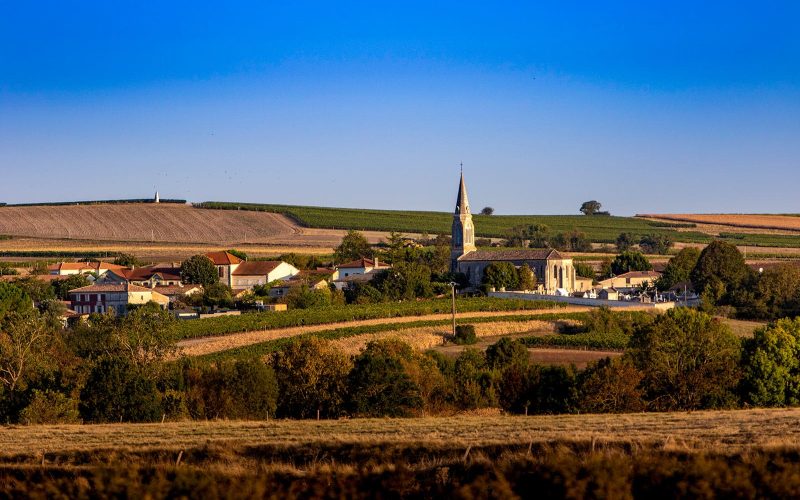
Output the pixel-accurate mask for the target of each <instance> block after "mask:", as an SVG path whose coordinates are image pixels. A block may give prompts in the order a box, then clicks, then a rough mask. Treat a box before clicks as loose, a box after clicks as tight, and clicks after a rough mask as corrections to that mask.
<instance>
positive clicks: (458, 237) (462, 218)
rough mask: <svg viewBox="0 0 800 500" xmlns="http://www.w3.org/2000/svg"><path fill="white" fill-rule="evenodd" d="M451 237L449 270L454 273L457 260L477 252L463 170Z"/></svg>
mask: <svg viewBox="0 0 800 500" xmlns="http://www.w3.org/2000/svg"><path fill="white" fill-rule="evenodd" d="M451 236H452V243H451V246H450V269H451V270H452V271H456V268H457V266H458V259H459V258H461V257H462V256H464V255H466V254H468V253H469V252H474V251H475V250H477V249H476V248H475V226H474V225H473V224H472V213H470V210H469V198H468V197H467V185H466V184H465V183H464V172H463V170H462V172H461V182H460V183H459V185H458V198H456V210H455V212H454V213H453V228H452V232H451Z"/></svg>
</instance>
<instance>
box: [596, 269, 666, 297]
mask: <svg viewBox="0 0 800 500" xmlns="http://www.w3.org/2000/svg"><path fill="white" fill-rule="evenodd" d="M660 277H661V273H659V272H656V271H630V272H627V273H624V274H620V275H619V276H612V277H611V278H608V279H605V280H603V281H600V282H599V283H598V286H599V287H600V288H615V289H617V290H618V291H620V292H625V293H627V292H632V291H634V290H637V289H639V288H641V287H642V285H645V284H647V285H648V286H652V285H654V284H655V282H656V280H657V279H658V278H660Z"/></svg>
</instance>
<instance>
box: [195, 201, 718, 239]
mask: <svg viewBox="0 0 800 500" xmlns="http://www.w3.org/2000/svg"><path fill="white" fill-rule="evenodd" d="M199 206H200V207H202V208H208V209H225V210H253V211H260V212H272V213H280V214H284V215H286V216H288V217H291V218H292V219H294V220H296V221H297V222H298V223H299V224H301V225H303V226H307V227H315V228H328V229H343V228H344V229H358V230H374V231H400V232H405V233H428V234H450V225H451V224H452V221H453V216H452V214H450V213H446V212H418V211H400V210H369V209H357V208H326V207H303V206H290V205H267V204H253V203H228V202H205V203H202V204H200V205H199ZM473 218H474V220H475V230H476V234H477V235H478V236H483V237H496V238H502V237H504V236H505V235H506V234H507V233H508V230H509V229H511V228H512V227H514V226H519V225H528V224H546V225H547V226H548V227H550V229H551V230H552V231H554V232H564V231H572V230H573V229H577V230H579V231H583V232H585V233H586V234H587V236H588V237H589V239H591V240H592V241H595V242H599V243H613V242H614V241H616V238H617V236H618V235H619V233H621V232H631V233H633V234H636V235H639V236H641V235H644V234H654V233H657V234H670V235H676V233H677V231H676V230H675V227H671V226H673V225H680V224H678V223H665V222H656V221H647V220H643V219H637V218H635V217H605V216H597V217H587V216H585V215H492V216H485V215H473ZM665 226H667V227H665ZM680 237H681V238H682V241H694V242H698V243H705V242H708V240H709V238H708V236H707V235H704V234H702V233H696V234H695V233H692V232H682V233H681V234H680Z"/></svg>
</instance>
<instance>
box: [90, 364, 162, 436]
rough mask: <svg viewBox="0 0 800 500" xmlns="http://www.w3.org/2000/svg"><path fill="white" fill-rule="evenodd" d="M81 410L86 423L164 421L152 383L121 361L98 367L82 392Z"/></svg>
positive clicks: (91, 373)
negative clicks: (161, 418) (160, 419)
mask: <svg viewBox="0 0 800 500" xmlns="http://www.w3.org/2000/svg"><path fill="white" fill-rule="evenodd" d="M79 409H80V413H81V416H82V417H83V419H84V420H85V421H88V422H95V423H102V422H153V421H156V420H158V419H159V418H160V417H161V406H160V404H159V401H158V392H157V391H156V386H155V384H154V383H153V381H152V380H150V379H148V378H147V377H145V376H144V375H143V374H142V373H140V372H139V371H138V370H137V369H136V367H135V366H134V365H133V364H131V363H130V361H128V360H126V359H124V358H120V357H114V358H105V359H102V360H101V361H100V362H98V363H97V364H96V365H95V367H94V368H93V369H92V371H91V372H90V373H89V378H88V379H87V381H86V385H85V386H84V388H83V390H82V391H81V401H80V405H79Z"/></svg>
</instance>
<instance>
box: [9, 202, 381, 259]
mask: <svg viewBox="0 0 800 500" xmlns="http://www.w3.org/2000/svg"><path fill="white" fill-rule="evenodd" d="M344 233H345V231H343V230H325V229H308V228H301V227H299V226H298V225H297V224H295V223H294V221H292V220H291V219H289V218H287V217H286V216H284V215H281V214H276V213H269V212H252V211H245V210H242V211H238V210H200V209H197V208H193V207H191V206H188V205H168V204H160V205H156V204H137V203H132V204H109V205H66V206H63V205H62V206H28V207H0V234H5V235H11V236H15V237H26V238H46V239H48V240H71V241H74V240H82V241H96V242H103V241H109V242H111V241H114V242H147V243H181V244H187V243H189V244H191V243H205V244H211V245H217V246H224V245H232V244H238V245H246V244H258V245H273V246H299V247H318V248H332V247H334V246H336V245H338V244H339V242H340V241H341V239H342V236H343V235H344ZM366 236H367V238H368V239H369V240H370V241H372V242H378V241H379V240H380V239H381V238H383V237H385V235H384V234H383V233H370V234H367V235H366ZM54 248H57V245H56V246H55V247H54Z"/></svg>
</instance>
